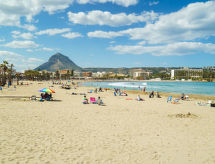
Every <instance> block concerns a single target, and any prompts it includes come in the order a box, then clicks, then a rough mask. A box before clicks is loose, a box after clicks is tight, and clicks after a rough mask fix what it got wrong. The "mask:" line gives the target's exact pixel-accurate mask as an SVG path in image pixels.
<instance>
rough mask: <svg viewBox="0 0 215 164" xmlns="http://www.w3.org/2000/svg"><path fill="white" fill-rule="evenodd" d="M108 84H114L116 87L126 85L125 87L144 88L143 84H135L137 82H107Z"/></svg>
mask: <svg viewBox="0 0 215 164" xmlns="http://www.w3.org/2000/svg"><path fill="white" fill-rule="evenodd" d="M108 85H110V86H116V87H127V88H144V87H145V85H144V86H142V85H137V83H125V82H121V83H109V84H108Z"/></svg>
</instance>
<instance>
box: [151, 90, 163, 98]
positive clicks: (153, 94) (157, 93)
mask: <svg viewBox="0 0 215 164" xmlns="http://www.w3.org/2000/svg"><path fill="white" fill-rule="evenodd" d="M155 96H156V97H157V98H161V96H160V94H159V92H156V95H155V93H154V91H152V92H151V93H150V94H149V98H154V97H155Z"/></svg>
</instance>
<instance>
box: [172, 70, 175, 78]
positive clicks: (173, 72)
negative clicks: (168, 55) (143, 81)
mask: <svg viewBox="0 0 215 164" xmlns="http://www.w3.org/2000/svg"><path fill="white" fill-rule="evenodd" d="M174 78H175V70H171V79H174Z"/></svg>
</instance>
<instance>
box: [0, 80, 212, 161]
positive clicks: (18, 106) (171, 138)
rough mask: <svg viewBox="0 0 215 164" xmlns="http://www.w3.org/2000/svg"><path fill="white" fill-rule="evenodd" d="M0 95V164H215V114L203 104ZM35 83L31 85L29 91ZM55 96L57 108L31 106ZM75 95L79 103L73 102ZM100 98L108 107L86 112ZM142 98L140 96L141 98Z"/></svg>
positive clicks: (18, 92) (15, 92)
mask: <svg viewBox="0 0 215 164" xmlns="http://www.w3.org/2000/svg"><path fill="white" fill-rule="evenodd" d="M28 83H29V85H23V86H17V87H16V88H12V87H11V88H9V89H5V88H4V89H3V91H0V104H1V106H0V134H1V135H0V162H1V163H2V164H4V163H5V164H8V163H9V164H10V163H51V164H52V163H66V164H67V163H80V164H81V163H83V164H87V163H89V164H91V163H92V164H101V163H105V164H113V163H114V164H115V163H116V164H121V163H122V164H134V163H135V164H143V163H144V164H173V163H174V164H182V163H183V164H206V163H207V164H213V163H215V140H214V135H215V128H214V127H215V119H214V118H215V108H212V107H210V106H199V105H197V102H199V101H202V102H205V103H206V100H205V99H204V100H201V97H199V100H196V99H192V97H191V99H190V101H179V103H177V104H172V103H171V102H169V103H167V101H166V100H167V97H164V95H162V98H152V99H149V98H148V96H147V95H144V94H140V96H141V97H142V98H144V99H145V101H136V100H135V99H136V97H137V93H135V92H133V93H132V92H128V96H114V95H113V91H112V90H108V91H104V92H98V93H88V92H89V91H90V90H94V88H90V87H86V86H81V87H77V88H76V89H74V88H72V89H70V90H66V89H62V88H61V87H60V85H53V84H52V83H51V82H45V81H43V82H28ZM30 83H32V84H30ZM49 87H50V88H51V89H53V90H54V91H55V92H56V93H53V97H54V101H44V102H40V101H32V100H29V99H28V97H30V96H32V95H36V96H37V97H39V96H40V92H38V90H40V89H42V88H49ZM72 92H75V93H77V95H72ZM80 93H86V94H87V98H88V99H89V98H90V97H96V98H97V97H98V96H100V97H101V99H102V100H103V102H104V104H105V106H99V105H97V104H82V99H83V95H80ZM138 94H139V93H138Z"/></svg>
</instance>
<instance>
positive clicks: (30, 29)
mask: <svg viewBox="0 0 215 164" xmlns="http://www.w3.org/2000/svg"><path fill="white" fill-rule="evenodd" d="M20 27H21V28H23V29H26V30H28V31H35V30H36V29H37V27H35V26H34V25H32V24H24V25H21V26H20Z"/></svg>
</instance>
